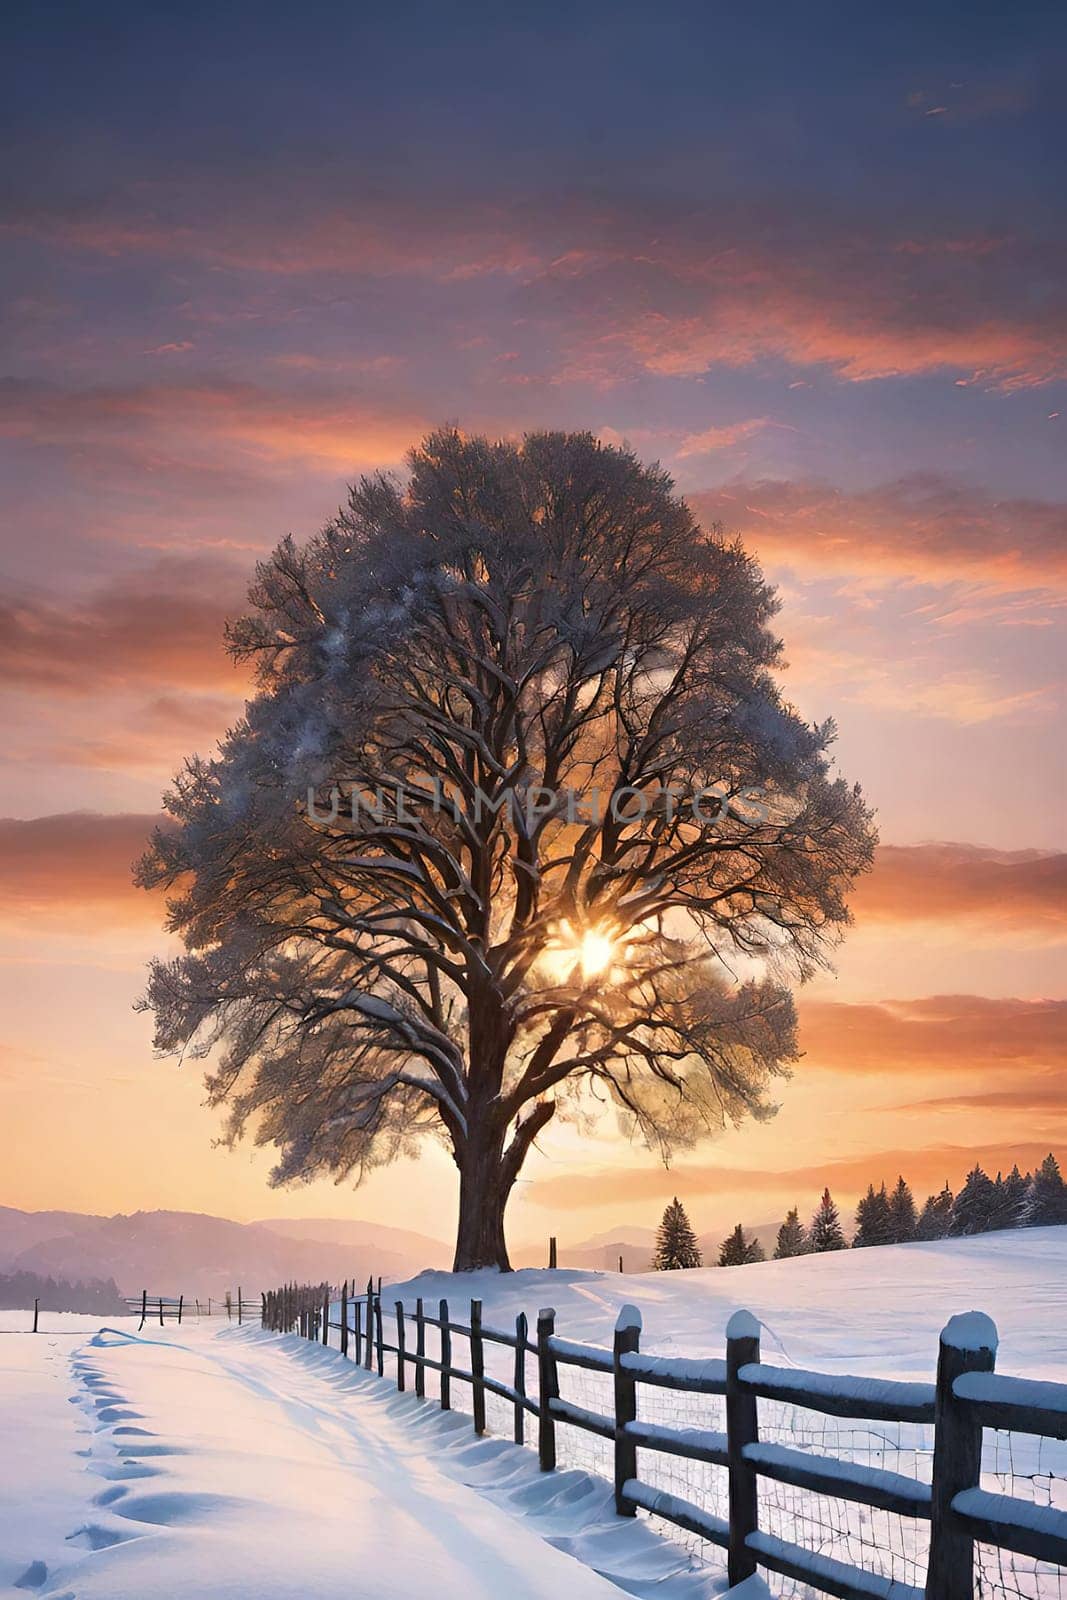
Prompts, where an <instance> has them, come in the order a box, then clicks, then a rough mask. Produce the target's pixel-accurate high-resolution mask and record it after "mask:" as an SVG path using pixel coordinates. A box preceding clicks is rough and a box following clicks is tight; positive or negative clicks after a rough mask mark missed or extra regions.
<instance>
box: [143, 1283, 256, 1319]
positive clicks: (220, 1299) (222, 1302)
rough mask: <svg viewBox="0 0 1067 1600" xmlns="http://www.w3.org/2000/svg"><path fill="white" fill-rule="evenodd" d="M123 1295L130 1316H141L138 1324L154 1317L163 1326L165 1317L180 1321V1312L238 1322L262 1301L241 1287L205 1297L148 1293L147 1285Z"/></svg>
mask: <svg viewBox="0 0 1067 1600" xmlns="http://www.w3.org/2000/svg"><path fill="white" fill-rule="evenodd" d="M123 1299H124V1300H125V1302H126V1309H127V1311H128V1312H129V1314H130V1316H133V1317H137V1316H139V1317H140V1319H141V1321H140V1323H139V1328H143V1327H144V1325H145V1323H146V1322H149V1321H151V1322H155V1321H157V1320H158V1322H159V1326H160V1327H161V1328H162V1327H163V1325H164V1322H165V1320H166V1319H167V1318H168V1317H169V1318H170V1320H171V1321H172V1322H177V1323H180V1322H181V1320H182V1317H183V1315H184V1316H196V1317H225V1318H226V1319H227V1321H228V1322H237V1323H238V1324H241V1323H243V1322H245V1321H246V1320H247V1319H248V1318H249V1317H251V1316H253V1315H254V1313H255V1311H256V1310H257V1309H259V1310H262V1305H263V1301H264V1297H263V1296H262V1295H255V1296H254V1297H252V1298H250V1297H249V1296H248V1295H246V1294H245V1292H244V1290H243V1289H238V1290H237V1293H236V1295H234V1293H233V1291H232V1290H228V1291H227V1292H226V1293H225V1294H223V1295H219V1296H215V1295H209V1296H208V1298H207V1299H206V1300H200V1299H198V1298H197V1297H196V1296H195V1295H186V1294H178V1295H170V1294H149V1292H148V1290H147V1289H142V1290H141V1293H140V1294H136V1295H124V1296H123Z"/></svg>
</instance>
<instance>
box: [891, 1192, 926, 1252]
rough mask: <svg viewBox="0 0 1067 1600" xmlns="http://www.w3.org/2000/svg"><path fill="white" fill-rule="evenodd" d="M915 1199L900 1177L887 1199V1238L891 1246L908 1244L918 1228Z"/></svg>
mask: <svg viewBox="0 0 1067 1600" xmlns="http://www.w3.org/2000/svg"><path fill="white" fill-rule="evenodd" d="M918 1221H919V1219H918V1217H917V1216H916V1215H915V1198H914V1196H913V1195H912V1192H911V1189H910V1188H909V1186H908V1184H907V1183H906V1182H905V1181H904V1179H903V1178H902V1177H900V1178H898V1179H897V1184H896V1188H895V1189H894V1190H893V1193H892V1194H891V1195H890V1197H889V1237H890V1240H891V1242H892V1243H893V1244H910V1243H911V1241H912V1240H913V1239H914V1237H915V1229H916V1227H917V1226H918Z"/></svg>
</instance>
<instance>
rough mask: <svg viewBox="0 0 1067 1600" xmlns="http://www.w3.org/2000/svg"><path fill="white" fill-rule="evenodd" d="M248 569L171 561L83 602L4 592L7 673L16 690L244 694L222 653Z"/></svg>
mask: <svg viewBox="0 0 1067 1600" xmlns="http://www.w3.org/2000/svg"><path fill="white" fill-rule="evenodd" d="M248 577H249V573H248V572H247V571H246V570H244V569H243V568H241V567H238V566H237V565H236V564H234V563H231V562H229V561H227V560H224V559H222V558H219V557H209V556H200V557H171V558H166V559H161V560H159V561H157V562H155V563H154V565H152V566H151V567H148V568H144V569H141V570H140V571H137V572H133V573H127V574H124V575H122V576H119V577H116V578H113V579H111V580H110V582H108V583H107V584H105V585H104V586H103V587H101V588H99V589H98V590H97V591H96V592H95V593H94V594H91V595H90V596H89V597H88V598H87V599H85V600H72V601H65V602H62V603H60V602H57V601H48V600H44V599H41V598H38V597H25V596H23V597H20V596H11V595H9V596H7V597H6V598H5V597H0V674H2V675H3V677H4V679H5V680H6V682H7V683H8V685H9V686H14V685H18V686H20V687H22V688H25V689H31V690H44V691H49V692H55V691H57V690H59V691H61V692H63V693H64V694H75V695H86V694H95V693H96V692H98V691H99V689H100V688H101V687H102V686H109V687H116V686H119V687H125V688H131V689H135V690H142V689H144V690H146V691H150V692H153V693H158V691H159V688H160V686H161V685H162V684H166V683H170V684H183V685H186V686H188V687H191V688H211V689H225V690H226V691H228V692H229V693H230V694H232V695H234V696H243V694H244V692H245V690H246V688H247V686H248V675H247V673H246V672H245V671H244V670H241V671H238V670H237V669H235V667H234V665H233V663H232V662H231V661H230V659H229V658H228V657H227V656H226V654H225V652H224V649H223V628H224V626H225V622H226V619H227V618H228V617H232V616H234V615H236V614H237V613H238V612H239V611H240V609H241V606H242V604H243V601H244V594H245V590H246V588H247V583H248Z"/></svg>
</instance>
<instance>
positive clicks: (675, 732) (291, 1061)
mask: <svg viewBox="0 0 1067 1600" xmlns="http://www.w3.org/2000/svg"><path fill="white" fill-rule="evenodd" d="M409 468H410V471H409V475H408V478H407V481H406V483H404V484H401V483H399V482H397V481H394V480H393V479H391V478H389V477H387V476H385V475H378V476H374V477H370V478H365V479H363V480H362V481H361V482H360V484H359V485H358V486H357V487H356V488H354V489H353V490H352V492H351V494H350V497H349V500H348V503H347V506H346V507H345V508H344V509H343V510H342V512H341V513H340V515H339V516H338V517H337V519H336V520H335V521H334V522H332V523H330V524H329V526H327V527H326V528H325V529H324V530H323V531H322V532H321V533H320V534H318V535H317V536H315V537H313V538H312V539H310V540H309V541H308V542H307V543H306V544H304V545H303V546H298V545H297V544H295V543H294V542H293V541H292V540H288V539H287V540H286V541H285V542H284V543H283V544H282V545H280V546H279V548H278V549H277V551H276V552H275V554H274V555H273V556H272V557H271V559H270V560H268V561H266V562H265V563H264V564H262V565H261V566H260V567H259V568H258V570H257V573H256V578H255V582H254V583H253V585H252V588H251V591H250V607H249V610H248V613H247V614H246V615H245V616H243V617H242V618H240V619H239V620H238V621H236V622H235V623H234V624H233V625H232V626H231V627H230V629H229V630H228V632H229V645H230V649H231V651H232V652H233V654H234V655H235V657H237V658H238V659H244V660H249V659H251V660H254V661H255V662H256V663H257V665H258V688H257V692H256V694H255V697H254V698H253V699H252V701H251V702H250V703H249V705H248V706H247V709H246V714H245V717H244V719H243V720H242V721H241V722H240V724H239V725H238V726H237V727H236V728H234V729H233V731H232V732H231V733H230V734H229V736H228V737H227V738H226V740H225V741H224V743H223V744H222V745H221V746H220V749H219V752H218V754H217V756H216V757H215V758H214V759H212V760H203V759H200V758H194V759H192V760H190V761H189V762H187V764H186V766H185V767H184V769H183V771H182V772H181V773H180V775H179V777H178V778H177V780H176V783H175V787H174V790H173V792H172V793H171V794H170V795H169V796H168V797H167V799H166V806H167V809H168V811H169V812H170V815H171V819H172V824H171V825H170V826H165V827H163V828H161V829H160V830H159V831H158V832H157V834H156V835H155V836H154V839H153V843H152V848H151V849H150V851H149V853H148V854H147V856H146V857H145V859H144V861H143V862H142V863H141V866H140V868H139V877H140V881H141V882H142V883H144V884H145V885H149V886H154V885H160V884H165V885H168V886H171V887H172V890H173V898H172V900H171V909H170V925H171V927H172V928H173V929H175V930H177V931H178V932H179V933H180V934H181V936H182V938H183V940H184V943H185V945H186V949H187V954H185V955H184V956H182V957H180V958H179V959H177V960H175V961H171V962H166V963H156V964H155V965H154V966H153V968H152V970H151V974H150V979H149V985H148V992H147V996H146V1000H145V1004H146V1005H147V1006H149V1007H150V1008H151V1009H152V1010H153V1011H154V1013H155V1017H156V1042H157V1046H158V1048H159V1049H160V1050H161V1051H163V1052H186V1053H189V1052H192V1053H194V1054H206V1053H207V1052H208V1051H209V1050H211V1049H212V1048H213V1047H218V1048H217V1059H216V1064H215V1067H214V1070H213V1071H212V1072H211V1074H210V1076H209V1078H208V1086H209V1095H210V1099H211V1101H212V1102H213V1103H214V1104H216V1105H219V1106H223V1105H225V1106H226V1107H227V1108H228V1112H229V1116H228V1122H227V1131H228V1137H229V1138H230V1139H236V1138H238V1137H239V1136H240V1135H241V1134H242V1132H243V1131H245V1130H246V1129H248V1130H251V1131H253V1132H254V1137H255V1139H256V1140H257V1141H258V1142H259V1143H261V1144H272V1145H274V1146H275V1147H276V1148H277V1149H278V1150H279V1151H280V1159H279V1161H278V1165H277V1167H276V1168H275V1171H274V1174H273V1179H274V1181H275V1182H277V1183H279V1184H284V1183H289V1182H291V1181H296V1180H302V1179H304V1180H306V1179H310V1178H313V1177H315V1176H316V1175H318V1174H332V1175H334V1176H335V1177H337V1178H343V1177H345V1176H346V1175H350V1174H353V1175H355V1176H356V1178H357V1179H358V1178H359V1177H361V1176H362V1175H363V1174H364V1173H365V1172H366V1171H367V1170H368V1169H370V1168H372V1167H376V1166H379V1165H381V1164H382V1163H384V1162H388V1161H391V1160H393V1159H394V1158H395V1157H397V1156H399V1155H402V1154H407V1153H409V1152H411V1151H412V1150H414V1148H415V1147H416V1145H417V1143H418V1141H419V1140H420V1138H421V1137H423V1136H426V1135H429V1136H436V1137H439V1138H441V1139H443V1140H444V1141H445V1142H446V1143H447V1145H448V1147H449V1148H450V1150H451V1152H452V1155H453V1157H454V1160H455V1163H456V1166H457V1167H458V1169H459V1191H460V1194H459V1228H458V1240H457V1246H456V1256H455V1264H456V1267H457V1269H463V1268H471V1267H477V1266H481V1265H498V1266H501V1267H506V1266H507V1251H506V1247H505V1242H504V1208H505V1205H506V1202H507V1199H508V1195H509V1193H510V1191H511V1189H512V1186H513V1185H514V1183H515V1180H516V1177H517V1175H518V1173H519V1170H520V1168H521V1167H522V1164H523V1161H524V1160H525V1158H526V1156H527V1153H528V1152H529V1150H530V1148H531V1146H532V1145H533V1143H534V1140H535V1139H536V1138H537V1136H538V1134H540V1133H541V1132H542V1131H543V1130H544V1129H545V1128H546V1127H547V1126H548V1124H549V1123H550V1122H551V1120H552V1119H553V1117H560V1116H576V1115H581V1114H584V1113H585V1112H587V1111H589V1110H590V1109H591V1108H593V1109H595V1108H596V1106H597V1105H598V1103H603V1102H604V1101H610V1102H613V1103H614V1105H615V1107H616V1108H617V1109H618V1111H619V1113H620V1115H621V1116H622V1117H623V1119H624V1120H625V1122H627V1123H628V1124H629V1126H630V1128H631V1130H633V1131H636V1132H637V1133H638V1134H639V1135H640V1136H642V1137H643V1138H644V1140H645V1141H647V1143H648V1144H649V1145H650V1146H651V1147H653V1148H654V1149H656V1150H657V1151H658V1152H659V1153H660V1154H662V1155H663V1156H664V1157H665V1158H666V1157H668V1156H669V1155H670V1153H671V1152H672V1151H673V1150H675V1149H677V1148H679V1147H685V1146H690V1145H692V1144H693V1142H694V1141H695V1140H696V1139H698V1138H700V1137H702V1136H705V1135H707V1134H708V1133H711V1132H715V1131H717V1130H719V1129H721V1128H722V1127H723V1126H724V1125H725V1124H726V1123H727V1122H728V1121H734V1122H736V1121H738V1120H739V1119H741V1118H743V1117H744V1116H746V1115H752V1116H756V1117H765V1116H767V1115H769V1114H771V1112H772V1110H773V1106H772V1105H771V1103H770V1102H769V1099H768V1089H769V1086H770V1084H771V1081H772V1080H773V1079H774V1078H776V1077H778V1076H781V1075H782V1074H783V1073H785V1072H787V1071H788V1064H789V1063H790V1062H791V1061H792V1060H794V1059H795V1058H796V1055H797V1048H796V1037H795V1015H794V1007H793V1002H792V998H791V994H790V989H789V983H790V982H791V981H792V980H801V981H802V980H804V979H805V978H806V977H808V976H809V975H810V974H811V973H812V972H813V970H814V969H815V968H817V967H819V966H821V965H825V964H826V963H827V961H828V959H829V955H830V952H831V950H832V948H833V946H834V944H835V942H836V940H837V939H838V937H839V936H840V933H841V931H842V930H843V929H844V927H845V926H846V924H847V922H848V920H849V919H848V911H847V906H846V896H847V894H848V891H849V889H850V886H851V885H852V882H853V880H854V878H855V877H856V875H857V873H859V872H861V871H863V870H865V869H866V868H867V867H868V865H869V864H870V860H871V855H872V849H873V842H874V840H873V830H872V826H871V820H870V815H869V812H868V810H867V808H866V806H865V804H864V802H863V799H862V797H861V795H860V793H859V791H858V790H857V789H856V788H854V787H851V786H849V785H848V784H847V783H845V781H844V780H843V779H841V778H839V777H837V776H835V775H834V774H833V772H832V771H831V768H830V763H829V756H828V749H829V746H830V744H831V741H832V737H833V728H832V725H831V724H829V723H826V724H823V725H822V726H811V725H809V724H808V723H806V722H804V721H803V720H802V719H801V718H800V717H799V716H798V715H797V713H796V712H795V711H794V710H792V708H791V707H790V706H789V705H788V704H786V703H785V701H784V700H783V699H782V696H781V694H780V691H779V688H778V686H777V684H776V681H775V679H774V677H773V676H772V671H773V669H774V668H775V667H776V666H777V665H778V664H779V659H780V650H781V646H780V643H779V641H778V640H777V639H776V638H775V636H774V634H773V633H772V632H771V628H770V624H771V622H772V619H773V617H774V614H775V611H776V608H777V607H776V600H775V597H774V594H773V591H772V590H771V589H770V588H769V587H768V586H767V584H766V583H765V582H764V580H763V578H762V576H761V574H760V571H759V569H758V567H757V565H756V564H755V562H754V561H753V560H752V558H751V556H749V555H748V554H746V552H745V551H744V550H743V549H742V548H741V546H740V545H739V544H738V543H737V542H736V541H735V540H732V539H729V538H727V537H725V536H724V535H723V534H722V533H721V532H720V531H718V530H715V529H710V530H705V529H702V528H700V527H699V526H698V525H697V524H696V523H695V522H694V520H693V517H692V515H691V514H690V512H689V510H688V508H687V506H686V505H685V504H684V502H683V501H681V500H680V499H678V498H677V497H676V496H675V495H674V493H673V485H672V484H671V481H670V479H669V478H668V477H667V475H666V474H665V473H663V472H662V471H661V470H660V469H659V468H658V467H646V466H642V465H641V464H640V463H639V462H638V461H637V460H636V459H635V457H634V456H633V455H632V454H630V453H629V452H627V451H624V450H617V449H613V448H608V447H606V446H604V445H601V444H600V443H598V442H597V441H596V440H595V439H594V438H593V437H592V436H590V435H587V434H577V435H567V434H560V433H546V434H536V435H532V436H528V437H527V438H526V439H525V440H524V441H523V442H522V443H521V444H515V443H510V442H505V443H492V442H489V441H487V440H486V439H482V438H469V437H465V436H463V435H461V434H459V433H458V432H456V431H454V430H443V431H441V432H439V433H436V434H434V435H432V436H431V437H429V438H428V439H427V440H425V441H424V443H423V445H422V446H421V447H420V448H419V449H417V450H415V451H414V452H412V454H411V456H410V458H409ZM353 796H355V797H356V799H355V800H353Z"/></svg>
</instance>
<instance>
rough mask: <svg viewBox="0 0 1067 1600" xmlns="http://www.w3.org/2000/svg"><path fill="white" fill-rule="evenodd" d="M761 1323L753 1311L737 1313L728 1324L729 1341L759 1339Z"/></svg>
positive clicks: (727, 1335)
mask: <svg viewBox="0 0 1067 1600" xmlns="http://www.w3.org/2000/svg"><path fill="white" fill-rule="evenodd" d="M759 1330H760V1323H759V1318H758V1317H754V1316H753V1315H752V1313H751V1311H735V1312H734V1314H733V1316H732V1317H731V1318H730V1320H729V1322H728V1323H727V1324H726V1337H727V1338H728V1339H758V1338H759Z"/></svg>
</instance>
